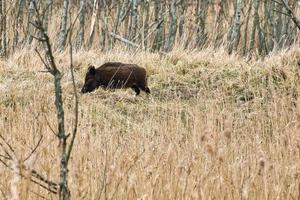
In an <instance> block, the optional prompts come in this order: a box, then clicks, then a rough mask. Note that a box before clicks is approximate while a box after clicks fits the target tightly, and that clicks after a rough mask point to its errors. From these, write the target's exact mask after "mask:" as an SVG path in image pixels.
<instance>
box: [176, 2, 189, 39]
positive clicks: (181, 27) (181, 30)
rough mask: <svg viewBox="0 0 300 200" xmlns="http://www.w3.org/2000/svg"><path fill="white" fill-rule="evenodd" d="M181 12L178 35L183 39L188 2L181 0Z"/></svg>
mask: <svg viewBox="0 0 300 200" xmlns="http://www.w3.org/2000/svg"><path fill="white" fill-rule="evenodd" d="M179 8H180V10H179V23H178V34H179V38H182V36H183V34H184V23H185V13H186V8H187V2H186V1H184V0H181V2H180V7H179Z"/></svg>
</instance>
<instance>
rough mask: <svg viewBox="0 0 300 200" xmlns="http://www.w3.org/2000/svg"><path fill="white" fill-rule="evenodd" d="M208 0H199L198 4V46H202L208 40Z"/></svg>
mask: <svg viewBox="0 0 300 200" xmlns="http://www.w3.org/2000/svg"><path fill="white" fill-rule="evenodd" d="M208 3H209V1H208V0H197V5H196V33H197V35H196V46H197V47H198V48H200V49H201V48H202V47H203V45H204V44H205V42H206V40H207V34H206V32H205V21H206V17H207V9H208Z"/></svg>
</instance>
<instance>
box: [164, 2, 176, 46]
mask: <svg viewBox="0 0 300 200" xmlns="http://www.w3.org/2000/svg"><path fill="white" fill-rule="evenodd" d="M176 12H177V7H176V0H172V1H171V4H170V11H169V14H170V24H169V32H168V41H167V43H166V48H165V50H166V51H171V50H172V48H173V46H174V44H175V39H176V33H177V15H176V14H177V13H176Z"/></svg>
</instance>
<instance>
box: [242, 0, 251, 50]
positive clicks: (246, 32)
mask: <svg viewBox="0 0 300 200" xmlns="http://www.w3.org/2000/svg"><path fill="white" fill-rule="evenodd" d="M251 3H252V1H250V5H249V8H248V11H247V17H246V25H245V29H244V41H243V56H246V54H247V50H248V49H247V41H248V31H249V30H248V26H249V19H250V15H251V9H252V5H251Z"/></svg>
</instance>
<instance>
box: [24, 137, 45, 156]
mask: <svg viewBox="0 0 300 200" xmlns="http://www.w3.org/2000/svg"><path fill="white" fill-rule="evenodd" d="M42 139H43V135H41V137H40V139H39V141H38V143H37V144H36V146H35V147H34V148H33V150H32V151H31V153H30V154H29V155H28V156H27V157H26V158H25V159H24V160H23V162H25V161H26V160H28V159H29V158H30V157H31V156H32V154H33V153H34V152H35V151H36V150H37V148H38V147H39V145H40V144H41V141H42Z"/></svg>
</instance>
